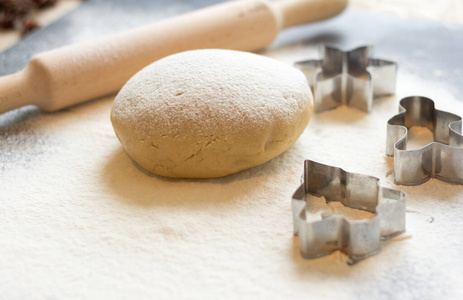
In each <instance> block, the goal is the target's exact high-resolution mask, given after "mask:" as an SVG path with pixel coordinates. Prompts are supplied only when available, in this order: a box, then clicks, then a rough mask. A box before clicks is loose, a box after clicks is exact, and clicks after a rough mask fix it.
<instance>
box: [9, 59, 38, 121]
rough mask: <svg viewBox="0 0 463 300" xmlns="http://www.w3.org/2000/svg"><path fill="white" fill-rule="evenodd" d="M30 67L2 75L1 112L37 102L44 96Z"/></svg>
mask: <svg viewBox="0 0 463 300" xmlns="http://www.w3.org/2000/svg"><path fill="white" fill-rule="evenodd" d="M37 86H38V85H37V82H34V78H33V74H32V72H31V70H30V68H28V67H26V68H25V69H23V70H21V71H19V72H17V73H14V74H11V75H6V76H2V77H0V114H2V113H4V112H7V111H10V110H12V109H15V108H19V107H21V106H24V105H29V104H36V103H35V102H36V101H37V100H39V99H40V97H41V96H42V95H41V93H40V90H41V89H38V88H37Z"/></svg>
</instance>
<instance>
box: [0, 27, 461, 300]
mask: <svg viewBox="0 0 463 300" xmlns="http://www.w3.org/2000/svg"><path fill="white" fill-rule="evenodd" d="M344 20H345V19H344ZM339 22H340V23H342V22H345V21H339ZM349 24H353V23H349ZM339 26H340V25H339ZM293 33H294V32H293ZM286 37H288V40H291V39H293V38H294V35H291V34H290V33H288V35H286ZM363 38H364V39H365V40H364V41H366V42H371V43H375V42H376V43H377V44H378V43H380V41H378V40H376V39H373V38H371V37H370V38H368V37H367V38H365V37H364V36H363ZM346 39H347V38H346ZM321 40H322V41H325V42H330V37H329V36H325V37H324V38H323V39H321ZM319 41H320V40H319ZM350 41H352V40H350ZM355 42H356V43H360V41H359V40H355ZM377 44H375V46H378V48H379V49H381V47H379V45H377ZM314 45H315V42H314V41H309V42H308V43H305V44H303V43H296V44H293V45H288V46H285V47H280V48H276V49H274V50H272V51H271V52H267V53H265V54H267V55H269V56H271V57H276V58H278V59H281V60H282V61H285V62H288V63H290V62H292V61H293V60H295V59H299V58H304V57H305V55H307V56H310V55H311V54H314V53H315V46H314ZM356 45H358V44H356ZM354 46H355V45H354ZM384 46H385V45H384V44H383V47H384ZM396 46H397V47H399V45H396ZM391 47H392V46H391ZM383 49H384V50H383V51H386V49H385V48H383ZM411 51H412V52H413V53H415V52H416V53H418V54H419V49H412V50H411ZM418 54H417V55H418ZM296 56H298V57H296ZM381 58H390V59H398V60H400V61H399V76H398V77H399V83H398V93H397V96H396V97H389V98H383V99H379V100H376V101H375V103H374V106H373V110H372V112H371V113H370V114H366V113H363V112H360V111H356V110H353V109H349V108H347V107H341V108H339V109H336V110H333V111H329V112H325V113H322V114H316V115H314V116H313V118H312V120H311V122H310V124H309V126H308V128H307V129H306V131H305V132H304V134H303V135H302V136H301V138H300V139H299V140H298V142H296V144H295V145H294V146H292V147H291V148H290V149H289V150H288V151H287V152H285V153H284V154H283V155H281V156H279V157H277V158H275V159H273V160H271V161H270V162H268V163H266V164H264V165H262V166H260V167H256V168H253V169H250V170H247V171H244V172H241V173H238V174H235V175H232V176H229V177H225V178H221V179H215V180H172V179H163V178H160V177H155V176H150V175H148V174H146V173H144V172H143V171H141V170H140V169H139V168H137V167H136V166H135V165H134V164H133V163H132V162H131V161H130V159H129V158H128V156H127V155H126V154H125V153H124V152H123V150H122V147H121V145H120V143H119V142H118V140H117V138H116V137H115V135H114V132H113V130H112V127H111V124H110V121H109V113H110V109H111V105H112V100H113V99H112V98H107V99H102V100H99V101H94V102H91V103H88V104H85V105H81V106H78V107H74V108H71V109H68V110H65V111H62V112H58V113H54V114H39V113H37V112H36V111H35V110H34V109H32V108H24V109H22V110H21V111H20V112H19V113H18V112H16V113H10V114H7V115H3V116H1V117H0V128H1V134H0V136H1V144H0V147H1V154H0V178H1V180H0V186H1V194H0V205H1V208H0V220H1V221H0V222H1V223H0V224H1V226H0V237H1V239H0V291H1V296H0V298H5V299H25V298H29V299H30V298H38V299H50V298H51V299H63V298H74V299H81V298H91V299H102V298H114V299H133V298H137V299H152V298H157V299H158V298H159V299H166V298H179V297H182V298H195V299H199V298H201V299H202V298H209V299H216V298H219V297H221V298H226V299H227V298H228V299H235V298H253V299H254V298H270V299H273V298H289V297H291V298H296V299H303V298H304V299H305V298H315V299H316V298H321V297H326V298H330V299H411V298H414V299H459V298H462V297H463V290H462V287H461V278H462V277H463V263H462V259H461V253H463V239H462V234H463V218H462V217H461V212H462V208H463V187H462V186H457V185H451V184H447V183H444V182H441V181H438V180H434V179H432V180H430V181H429V182H427V183H425V184H424V185H421V186H417V187H401V186H395V185H394V184H393V178H392V177H391V175H387V174H390V172H391V171H392V165H393V160H392V158H387V157H386V156H385V139H386V121H387V119H389V118H390V117H391V116H392V115H394V114H395V113H396V112H397V111H398V101H399V99H400V98H401V97H403V96H408V95H412V94H420V95H424V96H428V97H431V98H433V99H434V100H435V101H436V106H437V108H438V109H440V110H448V111H452V112H454V113H459V114H460V115H463V102H461V94H462V92H463V91H462V90H461V85H452V84H448V81H449V80H450V79H449V76H450V75H452V74H453V75H452V76H457V73H456V72H457V71H459V72H463V70H461V68H462V67H461V65H458V64H455V65H454V66H453V69H445V70H444V73H443V75H442V72H437V73H436V74H437V75H436V78H434V79H433V80H431V79H426V80H425V79H423V78H422V74H421V73H420V72H418V71H419V70H421V69H420V68H421V67H423V66H421V65H416V66H415V65H413V66H411V65H410V64H407V61H404V57H402V56H397V55H396V54H395V52H391V54H390V56H388V55H387V52H383V55H382V56H381ZM439 59H441V58H439ZM425 62H426V63H427V64H425ZM423 64H424V65H426V66H429V65H430V64H429V62H428V61H424V62H423ZM423 68H425V67H423ZM407 70H408V71H407ZM417 70H418V71H417ZM412 71H416V72H412ZM436 71H439V70H437V69H436ZM454 71H455V73H453V72H454ZM439 74H440V75H439ZM455 78H457V79H458V77H452V78H451V80H456V79H455ZM305 158H310V159H313V160H316V161H319V162H322V163H327V164H332V165H335V166H339V167H342V168H344V169H346V170H348V171H353V172H359V173H365V174H368V175H373V176H376V177H379V178H380V179H381V181H382V184H383V185H386V186H390V187H394V188H399V189H401V190H403V191H405V192H406V193H407V195H408V198H407V211H408V212H407V216H406V218H407V219H406V220H407V232H406V233H404V234H402V235H400V236H398V237H396V238H394V239H392V240H391V241H389V242H385V243H384V244H383V249H382V252H381V253H380V254H378V255H376V256H373V257H371V258H368V259H366V260H364V261H362V262H360V263H358V264H357V265H355V266H348V265H347V264H346V258H345V256H344V255H342V254H340V253H339V252H336V253H334V254H332V255H329V256H326V257H323V258H319V259H316V260H303V259H302V258H301V256H300V254H299V243H298V239H297V238H294V237H293V234H292V226H293V225H292V215H291V203H290V199H291V195H292V193H293V192H294V191H295V189H296V188H297V187H298V186H299V178H300V174H301V173H302V169H303V159H305Z"/></svg>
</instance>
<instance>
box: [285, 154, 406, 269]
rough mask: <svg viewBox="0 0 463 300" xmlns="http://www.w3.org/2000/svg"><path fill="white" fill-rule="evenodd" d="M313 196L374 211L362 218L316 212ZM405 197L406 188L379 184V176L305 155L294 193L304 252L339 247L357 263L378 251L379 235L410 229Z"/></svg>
mask: <svg viewBox="0 0 463 300" xmlns="http://www.w3.org/2000/svg"><path fill="white" fill-rule="evenodd" d="M312 197H324V198H325V200H326V202H332V201H339V202H341V203H342V204H344V206H347V207H351V208H355V209H361V210H365V211H368V212H371V213H374V214H375V215H374V216H373V217H371V218H369V219H361V220H350V219H348V218H346V217H344V216H342V215H336V214H334V215H329V216H323V215H322V216H315V215H314V214H313V210H314V208H313V207H311V204H310V200H313V198H312ZM405 199H406V194H405V193H404V192H402V191H399V190H395V189H390V188H385V187H380V186H379V179H378V178H376V177H372V176H367V175H362V174H356V173H349V172H346V171H344V170H343V169H341V168H337V167H332V166H328V165H324V164H321V163H318V162H314V161H312V160H306V161H305V164H304V174H303V182H302V184H301V186H300V187H299V188H298V189H297V191H296V192H295V193H294V195H293V198H292V210H293V221H294V235H297V236H299V241H300V248H301V255H302V256H303V257H304V258H309V259H310V258H316V257H320V256H324V255H327V254H330V253H332V252H334V251H337V250H340V251H342V252H344V253H345V254H347V255H348V257H349V259H350V260H349V264H354V263H356V262H358V261H359V260H361V259H363V258H366V257H368V256H370V255H373V254H376V253H378V252H379V251H380V250H381V245H380V240H382V239H387V238H390V237H393V236H396V235H398V234H400V233H402V232H404V231H405Z"/></svg>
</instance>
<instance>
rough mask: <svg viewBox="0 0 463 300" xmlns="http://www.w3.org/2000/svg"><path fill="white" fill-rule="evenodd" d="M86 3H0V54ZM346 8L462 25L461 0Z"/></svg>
mask: <svg viewBox="0 0 463 300" xmlns="http://www.w3.org/2000/svg"><path fill="white" fill-rule="evenodd" d="M86 1H92V0H0V24H1V25H2V26H1V27H2V28H0V52H1V51H3V50H5V49H7V48H9V47H11V46H12V45H14V44H15V43H17V42H18V41H19V40H20V39H21V38H22V37H24V36H26V35H27V34H28V33H29V32H31V31H33V30H37V29H39V28H40V27H44V26H46V25H47V24H49V23H51V22H53V21H54V20H56V19H58V18H60V17H61V16H63V15H64V14H66V13H67V12H69V11H71V10H73V9H75V8H76V7H78V6H79V5H81V4H82V3H83V2H86ZM93 1H94V0H93ZM108 1H111V0H108ZM158 1H161V0H158ZM349 6H350V7H351V8H354V9H360V10H366V11H372V12H378V13H384V14H389V15H396V16H399V17H402V18H411V19H424V20H433V21H443V22H446V23H451V24H459V25H463V0H439V1H435V0H349Z"/></svg>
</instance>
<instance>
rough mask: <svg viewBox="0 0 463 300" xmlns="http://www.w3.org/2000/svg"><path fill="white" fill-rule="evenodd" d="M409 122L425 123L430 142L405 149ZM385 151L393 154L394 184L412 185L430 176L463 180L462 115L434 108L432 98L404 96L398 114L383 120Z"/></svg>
mask: <svg viewBox="0 0 463 300" xmlns="http://www.w3.org/2000/svg"><path fill="white" fill-rule="evenodd" d="M412 126H423V127H427V128H428V129H429V130H431V132H432V133H433V136H434V142H432V143H429V144H428V145H426V146H424V147H422V148H420V149H416V150H407V134H408V130H407V129H408V128H410V127H412ZM386 154H387V155H389V156H394V177H395V181H396V182H397V183H398V184H402V185H416V184H421V183H424V182H426V181H427V180H429V179H430V178H433V177H434V178H438V179H441V180H444V181H447V182H451V183H456V184H463V135H462V119H461V117H460V116H457V115H455V114H452V113H449V112H445V111H441V110H437V109H435V107H434V101H432V100H431V99H429V98H426V97H421V96H412V97H407V98H404V99H402V100H401V101H400V105H399V114H397V115H395V116H394V117H392V118H391V119H389V121H388V122H387V141H386Z"/></svg>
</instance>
